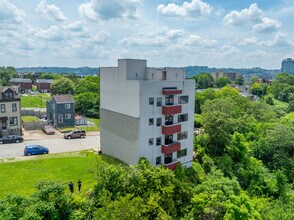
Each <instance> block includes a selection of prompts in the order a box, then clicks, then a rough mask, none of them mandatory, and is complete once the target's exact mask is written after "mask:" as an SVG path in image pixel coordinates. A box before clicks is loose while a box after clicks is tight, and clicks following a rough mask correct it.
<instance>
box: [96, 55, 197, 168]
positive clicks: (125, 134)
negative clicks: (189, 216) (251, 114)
mask: <svg viewBox="0 0 294 220" xmlns="http://www.w3.org/2000/svg"><path fill="white" fill-rule="evenodd" d="M146 64H147V61H146V60H135V59H119V60H118V67H104V68H100V77H101V78H100V79H101V81H100V92H101V93H100V100H101V106H100V129H101V133H100V137H101V139H100V141H101V150H102V153H103V154H107V155H111V156H114V157H117V158H119V159H120V160H122V161H124V162H125V163H127V164H136V163H138V161H139V159H140V157H145V158H146V159H147V160H148V161H149V162H150V163H151V164H152V165H154V166H160V165H161V164H163V165H164V166H166V167H167V168H169V169H175V168H176V166H177V165H178V164H182V165H183V166H186V167H191V166H192V160H193V137H194V134H193V133H194V130H193V129H194V95H195V94H194V93H195V80H189V79H185V74H184V69H183V68H169V67H165V68H150V67H147V66H146Z"/></svg>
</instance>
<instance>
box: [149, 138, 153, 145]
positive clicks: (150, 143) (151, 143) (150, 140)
mask: <svg viewBox="0 0 294 220" xmlns="http://www.w3.org/2000/svg"><path fill="white" fill-rule="evenodd" d="M148 144H149V146H150V145H153V138H149V141H148Z"/></svg>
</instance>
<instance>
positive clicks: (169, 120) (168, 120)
mask: <svg viewBox="0 0 294 220" xmlns="http://www.w3.org/2000/svg"><path fill="white" fill-rule="evenodd" d="M173 123H174V117H173V116H172V115H166V116H165V125H172V124H173Z"/></svg>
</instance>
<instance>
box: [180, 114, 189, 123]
mask: <svg viewBox="0 0 294 220" xmlns="http://www.w3.org/2000/svg"><path fill="white" fill-rule="evenodd" d="M184 121H188V113H187V114H182V115H178V122H184Z"/></svg>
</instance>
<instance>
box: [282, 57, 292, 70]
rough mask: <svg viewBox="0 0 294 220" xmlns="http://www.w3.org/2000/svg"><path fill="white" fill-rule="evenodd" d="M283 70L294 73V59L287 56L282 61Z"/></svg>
mask: <svg viewBox="0 0 294 220" xmlns="http://www.w3.org/2000/svg"><path fill="white" fill-rule="evenodd" d="M282 72H287V73H292V74H294V59H291V58H287V59H284V60H283V62H282Z"/></svg>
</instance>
